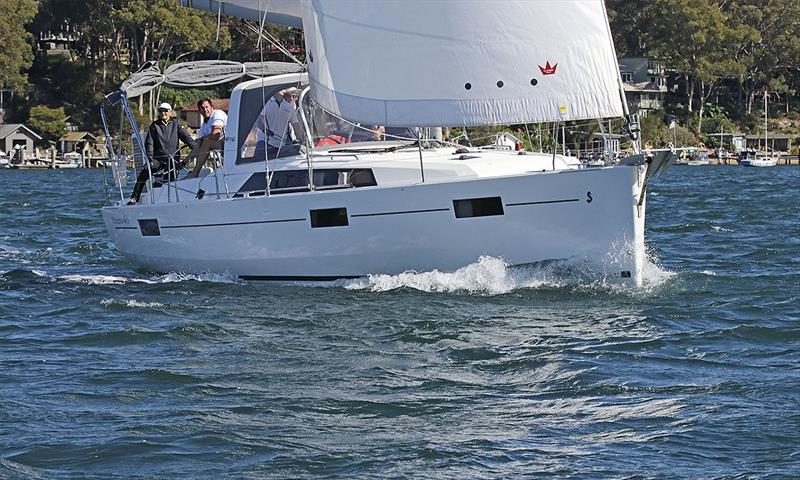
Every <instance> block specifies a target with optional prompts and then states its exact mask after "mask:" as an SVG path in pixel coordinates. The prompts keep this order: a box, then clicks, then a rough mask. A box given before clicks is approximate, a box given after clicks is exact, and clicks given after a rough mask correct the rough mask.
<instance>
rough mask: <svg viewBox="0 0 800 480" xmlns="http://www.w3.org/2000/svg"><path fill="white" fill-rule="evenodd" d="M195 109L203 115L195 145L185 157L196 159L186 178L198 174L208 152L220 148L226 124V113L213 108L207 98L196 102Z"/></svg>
mask: <svg viewBox="0 0 800 480" xmlns="http://www.w3.org/2000/svg"><path fill="white" fill-rule="evenodd" d="M197 109H198V110H199V111H200V115H202V116H203V124H202V125H201V126H200V131H199V132H198V133H197V136H198V137H199V140H198V143H197V147H196V148H195V149H194V150H193V151H192V153H190V154H189V158H188V159H187V161H189V160H191V159H192V158H194V159H195V160H196V161H195V166H194V169H193V170H192V171H191V173H189V175H187V176H186V178H195V177H197V176H198V175H200V170H202V169H203V165H205V163H206V160H207V159H208V154H209V152H211V150H218V149H220V148H221V146H222V140H223V138H224V135H225V125H227V124H228V115H226V114H225V112H223V111H222V110H215V109H214V106H213V105H212V104H211V100H210V99H208V98H204V99H202V100H200V101H199V102H197Z"/></svg>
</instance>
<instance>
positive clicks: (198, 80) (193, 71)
mask: <svg viewBox="0 0 800 480" xmlns="http://www.w3.org/2000/svg"><path fill="white" fill-rule="evenodd" d="M301 71H303V66H302V65H298V64H296V63H288V62H245V63H238V62H231V61H227V60H199V61H196V62H185V63H176V64H174V65H170V66H169V67H167V69H166V70H165V71H164V73H161V70H160V69H159V68H158V63H156V62H146V63H145V64H144V65H142V67H141V68H140V69H139V70H137V71H136V72H135V73H132V74H131V75H130V76H128V78H126V79H125V80H124V81H123V82H122V85H120V87H119V91H117V92H114V93H113V94H112V95H116V96H119V94H120V93H125V94H126V95H127V96H128V98H134V97H138V96H139V95H143V94H145V93H147V92H149V91H150V90H152V89H154V88H156V87H157V86H159V85H161V84H164V85H168V86H170V87H178V88H194V87H207V86H213V85H220V84H223V83H228V82H232V81H234V80H238V79H240V78H242V77H245V76H247V77H250V78H260V77H267V76H270V75H280V74H283V73H296V72H301Z"/></svg>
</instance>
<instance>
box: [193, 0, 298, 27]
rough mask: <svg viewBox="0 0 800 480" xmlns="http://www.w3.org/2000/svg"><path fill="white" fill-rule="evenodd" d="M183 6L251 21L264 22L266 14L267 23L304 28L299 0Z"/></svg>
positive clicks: (211, 0) (202, 1) (208, 0)
mask: <svg viewBox="0 0 800 480" xmlns="http://www.w3.org/2000/svg"><path fill="white" fill-rule="evenodd" d="M181 5H183V6H184V7H192V8H196V9H198V10H208V11H210V12H214V13H220V14H222V15H227V16H231V17H239V18H248V19H250V20H262V19H264V15H265V13H266V21H267V22H270V23H277V24H280V25H286V26H289V27H297V28H300V27H302V20H301V13H300V1H299V0H220V1H217V0H181Z"/></svg>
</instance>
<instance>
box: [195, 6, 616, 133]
mask: <svg viewBox="0 0 800 480" xmlns="http://www.w3.org/2000/svg"><path fill="white" fill-rule="evenodd" d="M183 1H184V4H191V5H192V6H195V7H198V8H203V7H202V6H201V5H200V4H203V5H205V6H207V7H208V8H207V9H209V10H211V11H214V12H217V11H222V12H225V13H228V12H230V13H233V12H234V11H237V12H241V13H244V10H247V11H248V12H249V13H248V15H250V17H249V18H263V16H264V14H265V9H269V11H267V12H266V15H267V16H266V18H267V19H269V18H270V16H269V15H270V13H278V10H276V8H277V7H280V8H282V9H284V10H280V11H281V12H285V9H289V8H292V6H293V7H294V8H296V7H297V6H298V5H299V6H300V7H302V17H303V28H304V33H305V42H306V63H307V67H308V71H309V78H310V83H311V85H312V89H311V94H312V96H313V98H314V100H315V101H316V102H317V103H319V104H320V105H321V106H322V107H324V108H326V109H327V110H329V111H331V112H333V113H336V114H338V115H341V116H343V117H345V118H348V119H350V120H352V121H356V122H361V123H365V124H372V125H392V126H461V125H465V126H471V125H485V124H513V123H528V122H534V123H535V122H547V121H558V120H578V119H587V118H605V117H619V116H622V115H623V106H622V100H623V95H624V93H623V92H622V89H621V81H620V74H619V67H618V65H617V60H616V54H615V52H614V45H613V41H612V38H611V32H610V29H609V24H608V18H607V15H606V10H605V4H604V3H603V0H536V1H531V0H503V1H497V0H470V1H447V0H424V1H423V0H376V1H369V2H365V1H363V0H336V1H326V0H296V1H294V2H291V1H287V0H282V1H279V0H249V1H248V0H235V1H234V0H226V1H224V2H222V4H220V3H218V2H215V1H208V0H206V1H203V2H200V1H197V0H192V1H191V2H189V0H183ZM215 7H216V8H215ZM234 7H236V8H235V9H234ZM259 12H261V16H259V15H258V13H259Z"/></svg>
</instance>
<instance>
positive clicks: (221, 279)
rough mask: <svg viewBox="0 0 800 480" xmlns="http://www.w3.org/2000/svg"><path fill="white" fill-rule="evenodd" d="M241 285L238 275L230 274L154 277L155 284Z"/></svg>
mask: <svg viewBox="0 0 800 480" xmlns="http://www.w3.org/2000/svg"><path fill="white" fill-rule="evenodd" d="M188 281H194V282H211V283H240V280H239V278H238V277H237V276H236V275H233V274H230V273H167V274H165V275H161V276H158V277H154V281H153V283H180V282H188Z"/></svg>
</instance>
